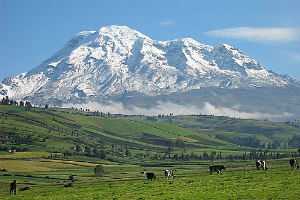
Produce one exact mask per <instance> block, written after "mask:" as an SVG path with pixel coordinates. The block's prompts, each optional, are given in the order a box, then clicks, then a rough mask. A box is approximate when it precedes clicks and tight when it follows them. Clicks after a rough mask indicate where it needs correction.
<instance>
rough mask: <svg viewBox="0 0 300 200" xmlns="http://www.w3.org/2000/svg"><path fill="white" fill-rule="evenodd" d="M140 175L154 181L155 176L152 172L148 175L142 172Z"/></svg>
mask: <svg viewBox="0 0 300 200" xmlns="http://www.w3.org/2000/svg"><path fill="white" fill-rule="evenodd" d="M142 174H146V176H147V179H148V180H151V181H154V179H156V176H155V174H154V173H152V172H148V173H146V172H142Z"/></svg>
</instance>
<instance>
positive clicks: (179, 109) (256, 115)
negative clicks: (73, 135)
mask: <svg viewBox="0 0 300 200" xmlns="http://www.w3.org/2000/svg"><path fill="white" fill-rule="evenodd" d="M62 107H65V108H71V107H73V108H83V109H84V110H85V109H89V110H90V111H92V112H93V111H99V112H103V113H108V112H109V113H111V114H124V115H146V116H158V115H169V114H170V113H172V114H174V115H194V114H196V115H199V114H203V115H215V116H230V117H236V118H242V119H260V120H264V119H268V120H270V121H286V118H290V117H292V116H293V114H291V113H287V112H285V113H282V114H280V115H277V114H275V115H274V114H271V113H260V112H252V113H247V112H243V111H239V110H238V109H237V108H239V106H238V105H237V106H235V108H225V107H215V106H213V105H211V104H210V103H208V102H206V103H205V105H204V106H203V107H197V106H194V105H178V104H174V103H171V102H158V104H157V106H156V107H153V108H149V109H147V108H140V107H135V106H130V107H127V106H124V105H123V103H121V102H112V101H110V102H109V103H108V104H102V103H99V102H87V103H85V104H71V103H66V104H63V105H62Z"/></svg>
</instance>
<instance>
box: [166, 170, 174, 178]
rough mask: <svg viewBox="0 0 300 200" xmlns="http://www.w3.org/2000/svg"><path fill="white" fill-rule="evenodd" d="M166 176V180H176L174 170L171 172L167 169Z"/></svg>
mask: <svg viewBox="0 0 300 200" xmlns="http://www.w3.org/2000/svg"><path fill="white" fill-rule="evenodd" d="M165 176H166V178H167V179H169V178H172V179H173V178H174V176H173V171H172V170H169V169H166V170H165Z"/></svg>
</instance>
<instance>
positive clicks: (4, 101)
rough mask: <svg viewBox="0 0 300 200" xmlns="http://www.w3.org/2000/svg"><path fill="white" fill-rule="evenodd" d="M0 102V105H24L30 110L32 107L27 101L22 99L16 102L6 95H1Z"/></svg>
mask: <svg viewBox="0 0 300 200" xmlns="http://www.w3.org/2000/svg"><path fill="white" fill-rule="evenodd" d="M1 104H2V105H13V106H18V105H20V106H22V107H25V108H26V109H27V110H31V108H32V105H31V103H30V102H29V101H26V102H24V101H22V100H21V101H20V102H17V101H15V100H13V99H9V97H8V96H6V97H5V98H4V97H3V99H2V101H1Z"/></svg>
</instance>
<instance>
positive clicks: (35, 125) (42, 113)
mask: <svg viewBox="0 0 300 200" xmlns="http://www.w3.org/2000/svg"><path fill="white" fill-rule="evenodd" d="M58 110H59V111H55V110H53V109H52V110H47V109H46V110H45V109H44V110H42V109H36V108H32V109H31V110H27V109H26V108H25V107H21V106H11V105H9V106H8V105H7V106H4V105H0V123H1V130H0V131H1V143H2V144H27V145H31V146H30V147H28V148H30V149H36V148H41V149H43V150H50V149H51V151H57V152H61V153H64V152H73V151H70V150H71V149H73V150H74V151H75V152H76V151H78V148H80V149H84V150H85V153H87V151H90V152H89V153H91V154H95V151H97V150H100V149H107V146H110V147H111V146H117V147H119V148H120V149H126V148H130V149H131V150H130V151H140V150H141V151H143V152H146V151H150V152H151V151H158V150H159V151H160V152H167V151H168V150H169V151H170V148H171V149H172V151H177V150H176V149H178V150H179V149H181V150H182V149H183V148H186V149H194V150H195V151H196V152H197V150H199V149H202V150H203V149H212V150H214V149H235V148H236V147H237V146H235V145H233V144H230V143H228V142H225V141H222V140H219V139H216V138H214V137H210V136H208V135H205V134H203V133H199V132H195V131H192V130H189V129H185V128H181V127H178V126H175V125H172V124H162V123H155V122H148V121H140V120H133V119H126V118H114V117H113V115H110V116H109V115H107V114H105V116H103V117H100V116H92V115H94V114H95V113H91V112H81V111H73V110H67V109H58ZM72 112H74V113H72ZM76 147H77V150H75V148H76ZM181 150H180V151H181ZM180 151H179V152H180Z"/></svg>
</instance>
